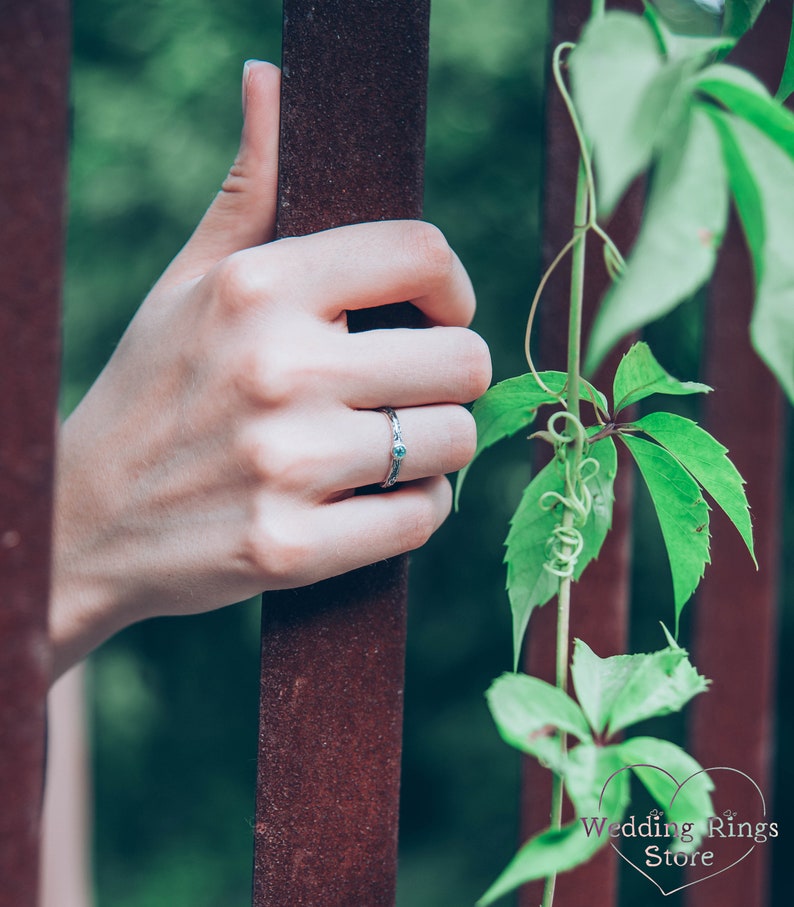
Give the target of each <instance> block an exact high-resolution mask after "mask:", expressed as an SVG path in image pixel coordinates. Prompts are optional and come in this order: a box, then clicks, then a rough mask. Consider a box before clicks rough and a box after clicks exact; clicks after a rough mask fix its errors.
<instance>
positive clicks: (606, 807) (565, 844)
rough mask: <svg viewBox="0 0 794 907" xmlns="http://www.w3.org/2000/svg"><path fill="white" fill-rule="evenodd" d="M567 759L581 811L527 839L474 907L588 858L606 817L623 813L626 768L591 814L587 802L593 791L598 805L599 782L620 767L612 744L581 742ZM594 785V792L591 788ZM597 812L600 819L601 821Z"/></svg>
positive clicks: (604, 839) (601, 839) (600, 841)
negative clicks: (571, 820) (556, 826)
mask: <svg viewBox="0 0 794 907" xmlns="http://www.w3.org/2000/svg"><path fill="white" fill-rule="evenodd" d="M568 758H569V767H568V768H566V779H567V778H568V777H570V783H571V786H572V795H573V796H574V797H575V798H576V800H575V802H576V801H579V803H580V804H581V805H582V806H584V807H586V811H585V813H583V814H581V815H580V816H577V818H576V819H574V821H573V822H570V823H569V824H568V825H565V826H563V827H562V828H561V829H559V830H557V831H554V830H552V829H546V831H544V832H541V833H540V834H538V835H535V837H534V838H531V839H530V840H529V841H528V842H527V843H526V844H525V845H524V846H523V847H522V848H521V850H519V852H518V853H517V854H516V855H515V857H513V859H512V860H511V861H510V863H509V864H508V865H507V867H506V869H505V870H504V871H503V872H502V874H501V875H500V876H499V878H498V879H497V880H496V881H495V882H494V883H493V885H491V887H490V888H489V889H488V891H486V892H485V894H484V895H483V896H482V897H481V898H480V900H479V901H477V905H478V907H488V905H489V904H493V903H494V902H495V901H497V900H499V898H501V897H503V896H504V895H506V894H508V893H509V892H511V891H513V890H515V889H516V888H518V887H519V886H520V885H523V884H524V883H525V882H530V881H532V880H533V879H542V878H544V877H546V876H549V875H551V874H552V873H556V872H564V871H565V870H567V869H572V868H573V867H574V866H578V865H580V864H581V863H584V862H586V861H587V860H589V859H590V857H591V856H592V855H593V854H594V853H595V852H596V851H597V850H599V849H600V848H601V847H603V846H604V845H605V844H607V843H608V841H609V836H608V834H607V833H606V829H607V828H608V826H609V824H610V823H611V822H619V821H620V820H621V819H622V818H623V814H624V813H625V810H626V806H627V804H628V795H629V789H628V773H627V772H625V773H623V775H618V776H616V778H615V779H614V780H613V781H612V782H611V783H610V784H609V785H607V788H606V790H605V791H604V799H603V802H602V803H601V809H600V810H597V811H594V812H592V813H591V812H590V809H589V807H590V806H591V805H592V804H593V798H594V796H595V805H596V807H597V805H598V796H599V795H600V792H601V789H602V788H603V785H604V781H605V780H606V779H607V778H609V777H610V776H611V775H612V774H613V773H614V772H616V771H619V770H620V769H621V768H622V767H623V761H622V759H621V757H620V754H619V753H618V752H617V749H616V748H615V747H596V746H593V745H592V744H587V743H582V744H580V745H579V746H577V747H576V748H575V749H574V750H572V751H571V752H570V753H569V757H568ZM596 790H597V791H598V793H597V794H595V793H594V792H595V791H596ZM577 808H578V807H577ZM599 817H602V818H603V822H601V819H599ZM582 818H585V819H587V820H590V819H591V818H592V819H594V820H596V824H595V825H593V824H592V823H590V822H589V821H588V822H582ZM588 828H589V830H590V833H589V834H588V831H587V829H588ZM599 828H600V830H601V833H600V834H599V833H598V829H599Z"/></svg>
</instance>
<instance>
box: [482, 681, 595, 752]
mask: <svg viewBox="0 0 794 907" xmlns="http://www.w3.org/2000/svg"><path fill="white" fill-rule="evenodd" d="M486 698H487V700H488V707H489V709H490V710H491V715H492V716H493V720H494V722H495V723H496V727H497V728H498V730H499V734H500V735H501V737H502V739H503V740H504V741H505V743H508V744H509V745H510V746H514V747H515V748H516V749H519V750H521V752H523V753H530V754H531V755H533V756H537V757H538V758H539V759H541V760H542V761H543V762H545V763H546V764H547V765H549V766H551V767H553V768H555V769H560V768H561V766H562V752H561V750H560V740H559V736H557V733H558V731H565V733H567V734H573V735H574V736H575V737H577V738H578V739H579V740H590V728H589V726H588V724H587V720H586V719H585V717H584V715H583V714H582V710H581V709H580V708H579V706H578V705H577V704H576V703H575V702H574V701H573V699H571V697H570V696H568V695H567V694H566V693H564V692H563V691H562V690H560V689H558V688H557V687H554V686H552V685H551V684H549V683H546V682H545V681H544V680H540V678H538V677H528V676H527V675H526V674H503V675H502V676H501V677H499V678H498V679H497V680H495V681H494V682H493V683H492V684H491V686H490V688H489V690H488V692H487V693H486Z"/></svg>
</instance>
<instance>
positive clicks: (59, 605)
mask: <svg viewBox="0 0 794 907" xmlns="http://www.w3.org/2000/svg"><path fill="white" fill-rule="evenodd" d="M278 89H279V73H278V70H277V69H276V68H275V67H273V66H271V65H270V64H267V63H260V62H255V63H249V64H247V66H246V70H245V73H244V78H243V103H244V110H245V125H244V129H243V137H242V142H241V147H240V152H239V154H238V156H237V159H236V161H235V163H234V165H233V167H232V169H231V171H230V173H229V176H228V177H227V179H226V181H225V183H224V185H223V189H222V191H221V192H220V193H219V194H218V196H217V198H216V199H215V201H214V203H213V204H212V206H211V207H210V209H209V210H208V212H207V214H206V215H205V217H204V218H203V220H202V221H201V223H200V224H199V226H198V228H197V229H196V232H195V233H194V235H193V236H192V238H191V239H190V240H189V242H188V243H187V245H186V246H185V247H184V249H183V250H182V251H181V252H180V254H179V255H178V256H177V257H176V259H174V261H173V262H172V263H171V265H170V266H169V268H168V269H167V270H166V272H165V273H164V274H163V276H162V277H161V278H160V280H159V281H158V282H157V284H156V285H155V286H154V288H153V289H152V291H151V293H150V294H149V296H148V297H147V298H146V299H145V300H144V302H143V303H142V305H141V307H140V309H139V310H138V312H137V314H136V315H135V317H134V319H133V320H132V322H131V324H130V326H129V328H128V329H127V332H126V333H125V335H124V337H123V338H122V340H121V342H120V343H119V346H118V348H117V349H116V351H115V353H114V355H113V357H112V358H111V360H110V362H109V363H108V365H107V366H106V368H105V369H104V371H103V372H102V374H101V375H100V377H99V378H98V379H97V381H96V383H95V384H94V386H93V387H92V388H91V390H90V391H89V393H88V394H87V395H86V397H85V399H84V400H83V402H82V403H81V404H80V406H79V407H78V408H77V409H76V410H75V412H74V413H73V414H72V415H71V416H70V418H69V419H68V420H67V421H66V423H65V424H64V426H63V428H62V432H61V438H60V442H59V457H58V468H57V478H56V513H55V537H54V538H55V544H54V565H53V595H52V606H51V620H50V630H51V638H52V645H53V653H54V675H55V676H58V675H60V674H61V673H63V671H65V670H66V669H67V668H68V667H70V666H71V665H72V664H75V663H76V662H77V661H79V660H80V659H81V658H83V657H84V656H85V655H86V654H87V653H88V652H89V651H91V650H92V649H93V648H95V647H96V646H97V645H99V644H100V643H102V642H103V641H104V640H105V639H107V638H108V637H109V636H111V635H112V634H114V633H116V632H118V631H119V630H121V629H123V628H124V627H126V626H128V625H129V624H132V623H134V622H136V621H138V620H141V619H144V618H147V617H152V616H156V615H164V614H188V613H197V612H202V611H208V610H211V609H214V608H217V607H220V606H223V605H228V604H231V603H233V602H235V601H240V600H242V599H245V598H248V597H250V596H252V595H255V594H257V593H259V592H263V591H264V592H267V591H269V590H274V589H284V588H291V587H297V586H302V585H305V584H307V583H312V582H315V581H318V580H321V579H325V578H327V577H330V576H335V575H337V574H340V573H344V572H346V571H348V570H352V569H354V568H357V567H361V566H364V565H366V564H369V563H374V562H376V561H379V560H382V559H384V558H389V557H393V556H395V555H398V554H400V553H403V552H405V551H409V550H412V549H415V548H417V547H419V546H421V545H422V544H423V543H424V542H425V541H426V540H427V539H428V537H429V536H430V535H431V534H432V533H433V532H434V531H435V530H436V529H437V528H438V526H439V525H440V524H441V523H442V522H443V520H444V519H445V517H446V516H447V514H448V513H449V509H450V502H451V490H450V485H449V482H448V481H447V479H446V478H445V477H444V474H445V473H450V472H454V471H455V470H457V469H460V468H461V467H462V466H464V465H465V464H466V463H467V462H468V461H469V459H470V458H471V456H472V455H473V452H474V448H475V443H476V437H475V429H474V424H473V420H472V418H471V415H470V414H469V412H468V411H467V410H466V409H465V408H464V406H462V405H461V404H465V403H467V402H469V401H471V400H473V399H474V398H476V397H477V396H479V395H480V394H481V393H483V392H484V391H485V389H486V388H487V386H488V384H489V381H490V376H491V367H490V358H489V355H488V351H487V348H486V346H485V344H484V342H483V341H482V340H481V339H480V338H479V337H478V336H477V335H476V334H475V333H473V332H472V331H470V330H469V329H468V327H467V326H468V324H469V323H470V321H471V318H472V315H473V313H474V294H473V291H472V288H471V284H470V282H469V279H468V277H467V275H466V272H465V270H464V268H463V266H462V265H461V263H460V261H459V260H458V258H457V256H456V255H455V254H454V252H452V250H451V249H450V247H449V246H448V245H447V242H446V240H445V239H444V237H443V236H442V234H441V233H440V232H439V231H438V230H437V229H436V228H434V227H431V226H430V225H428V224H425V223H421V222H412V221H393V222H385V223H370V224H360V225H355V226H347V227H340V228H337V229H335V230H329V231H326V232H324V233H318V234H314V235H312V236H306V237H300V238H292V239H285V240H279V241H275V242H274V241H272V239H273V226H274V219H275V201H276V171H277V150H278V148H277V146H278ZM406 300H410V301H411V302H413V303H414V305H416V306H417V307H418V308H419V309H420V310H421V311H422V312H423V313H424V315H425V318H426V322H427V324H428V327H427V328H422V329H417V330H409V329H390V330H379V331H367V332H363V333H357V334H350V333H348V332H347V330H346V314H345V313H346V311H348V310H353V309H365V308H370V307H373V306H379V305H384V304H391V303H397V302H401V301H406ZM382 406H392V407H394V408H395V409H396V411H397V413H398V416H399V419H400V422H401V423H402V429H403V435H404V438H405V441H406V445H407V447H408V455H407V456H406V458H405V460H404V461H403V464H402V468H401V472H400V476H399V482H398V483H397V484H396V485H395V486H394V487H393V488H392V489H390V490H388V491H386V492H383V493H381V494H374V495H356V494H355V490H356V489H358V488H362V487H365V486H369V485H373V484H374V485H377V484H378V483H380V482H382V481H383V480H384V478H385V477H386V474H387V472H388V468H389V465H390V455H389V447H390V443H391V429H390V426H389V422H388V420H387V418H386V417H385V416H384V414H383V413H381V412H377V411H376V409H377V407H382Z"/></svg>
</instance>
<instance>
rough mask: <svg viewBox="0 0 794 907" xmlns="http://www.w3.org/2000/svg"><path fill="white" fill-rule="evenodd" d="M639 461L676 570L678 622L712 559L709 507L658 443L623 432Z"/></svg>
mask: <svg viewBox="0 0 794 907" xmlns="http://www.w3.org/2000/svg"><path fill="white" fill-rule="evenodd" d="M620 437H621V439H622V440H623V441H624V443H625V444H626V446H627V447H628V449H629V450H630V451H631V454H632V456H633V457H634V459H635V461H636V462H637V466H638V467H639V469H640V473H641V474H642V477H643V479H644V480H645V484H646V485H647V486H648V491H649V492H650V494H651V500H652V501H653V505H654V508H655V509H656V516H657V517H658V518H659V525H660V526H661V528H662V536H663V537H664V544H665V547H666V548H667V557H668V559H669V561H670V570H671V572H672V574H673V597H674V600H675V626H676V635H678V619H679V617H680V615H681V611H682V609H683V607H684V605H685V604H686V603H687V601H688V600H689V598H690V596H691V595H692V593H693V592H694V591H695V589H696V587H697V585H698V583H699V582H700V580H701V577H702V576H703V571H704V569H705V567H706V564H708V563H709V528H708V527H709V508H708V504H706V502H705V501H704V500H703V496H702V495H701V493H700V488H699V487H698V485H697V482H695V480H694V479H693V478H692V476H690V475H689V473H688V472H687V471H686V470H685V469H684V467H683V466H682V465H681V464H680V463H679V462H678V460H676V459H675V457H673V455H672V454H670V453H668V452H667V451H666V450H665V449H664V448H663V447H659V445H658V444H652V443H651V442H650V441H644V440H643V439H642V438H634V437H631V436H629V435H625V434H621V435H620Z"/></svg>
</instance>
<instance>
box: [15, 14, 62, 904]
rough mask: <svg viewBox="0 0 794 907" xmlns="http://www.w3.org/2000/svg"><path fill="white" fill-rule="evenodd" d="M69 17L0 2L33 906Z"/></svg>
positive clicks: (19, 782) (21, 694)
mask: <svg viewBox="0 0 794 907" xmlns="http://www.w3.org/2000/svg"><path fill="white" fill-rule="evenodd" d="M68 68H69V16H68V4H67V3H66V2H65V0H29V2H25V3H14V2H4V3H2V5H0V137H1V139H0V880H2V881H1V882H0V907H19V905H33V904H35V903H36V897H37V888H38V870H39V867H38V850H39V847H38V833H39V815H40V810H41V796H42V782H43V778H44V735H45V719H44V715H45V696H46V692H47V686H48V684H49V670H50V665H49V651H48V644H47V596H48V583H49V547H50V525H51V490H52V475H53V459H54V444H55V425H56V403H57V396H58V378H59V361H58V359H59V356H58V349H59V309H60V306H59V302H60V288H61V270H62V267H61V265H62V258H63V211H64V205H63V190H64V176H65V169H66V136H67V128H66V127H67V116H66V111H67V85H68Z"/></svg>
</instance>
